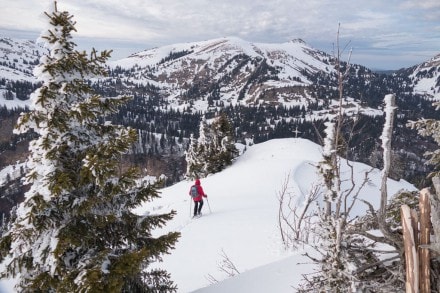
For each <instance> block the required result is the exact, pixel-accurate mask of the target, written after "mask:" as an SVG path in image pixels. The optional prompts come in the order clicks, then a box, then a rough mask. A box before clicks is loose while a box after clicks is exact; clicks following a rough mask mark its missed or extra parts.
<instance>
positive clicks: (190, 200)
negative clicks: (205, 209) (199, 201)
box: [189, 199, 192, 219]
mask: <svg viewBox="0 0 440 293" xmlns="http://www.w3.org/2000/svg"><path fill="white" fill-rule="evenodd" d="M191 202H192V199H189V218H190V219H191V215H192V211H191V205H192V204H191Z"/></svg>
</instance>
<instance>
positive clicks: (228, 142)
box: [206, 113, 238, 173]
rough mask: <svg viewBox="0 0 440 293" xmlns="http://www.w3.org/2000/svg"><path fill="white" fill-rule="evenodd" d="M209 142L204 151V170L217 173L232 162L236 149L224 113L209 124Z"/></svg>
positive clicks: (230, 128)
mask: <svg viewBox="0 0 440 293" xmlns="http://www.w3.org/2000/svg"><path fill="white" fill-rule="evenodd" d="M210 130H211V131H210V132H211V139H212V140H211V143H210V145H209V148H207V153H206V162H207V167H206V170H207V171H208V173H217V172H220V171H221V170H223V169H224V168H226V167H227V166H229V165H231V164H232V160H233V159H234V158H236V157H237V155H238V150H237V148H236V147H235V144H234V139H233V137H234V135H233V131H232V126H231V123H230V122H229V120H228V117H227V116H226V114H224V113H222V114H220V116H219V117H217V118H216V119H215V120H214V122H213V123H212V124H211V128H210Z"/></svg>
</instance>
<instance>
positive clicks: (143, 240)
mask: <svg viewBox="0 0 440 293" xmlns="http://www.w3.org/2000/svg"><path fill="white" fill-rule="evenodd" d="M54 4H55V5H54V10H53V11H52V12H50V13H46V16H47V17H48V18H49V21H50V28H49V30H48V31H47V32H46V33H43V35H42V39H43V40H45V42H46V45H47V46H48V47H49V54H48V55H46V56H43V57H42V59H41V62H40V65H39V66H38V67H37V69H36V71H35V72H36V75H37V78H38V79H39V80H40V81H41V82H42V85H41V87H40V88H38V89H37V90H36V91H35V92H34V93H33V94H32V95H31V101H32V104H33V107H32V111H30V112H28V113H24V114H22V115H21V116H20V118H19V120H18V124H17V133H25V132H28V131H30V130H33V131H34V132H35V133H37V134H38V138H37V139H35V140H33V141H32V142H31V143H30V156H29V158H28V167H29V172H28V173H27V177H26V178H27V183H28V184H31V186H30V189H29V191H28V192H27V193H26V195H25V200H24V202H23V203H22V204H20V206H19V207H18V209H17V213H16V218H15V219H14V221H13V222H12V223H11V225H9V227H8V230H7V231H6V232H5V233H4V234H3V235H2V238H1V240H0V253H1V254H0V261H1V266H0V267H1V268H3V271H1V272H0V274H1V277H2V278H4V277H6V278H10V277H18V280H19V282H18V284H17V290H18V291H20V292H121V291H123V292H128V291H132V289H133V288H137V290H138V291H140V290H141V289H142V290H144V291H147V292H166V291H174V290H175V288H174V287H173V285H172V282H171V281H170V280H169V275H168V274H167V273H166V272H165V271H162V270H156V271H152V272H148V271H146V269H147V266H148V264H149V263H150V262H152V261H156V260H157V259H160V256H161V255H162V254H164V253H168V251H169V250H170V249H171V248H172V247H173V245H174V243H175V242H176V241H177V238H178V236H179V234H178V233H174V232H171V233H168V234H166V235H163V236H161V237H158V238H154V237H152V235H151V230H153V229H155V228H157V227H161V226H163V225H165V223H166V222H167V221H168V220H169V219H171V218H172V217H173V214H174V213H173V212H172V213H169V214H165V215H158V216H147V217H145V216H138V215H135V214H133V213H132V212H131V209H132V208H134V207H136V206H138V205H140V203H141V202H142V201H146V200H152V199H154V198H155V197H157V196H158V193H157V191H156V187H155V186H153V185H148V186H144V185H139V184H137V183H136V178H137V175H138V173H137V171H136V170H135V169H131V168H130V169H128V170H126V171H124V172H122V171H120V168H119V166H118V163H119V159H120V157H121V155H122V154H123V153H125V152H127V151H128V150H129V148H130V146H131V144H132V143H134V142H136V140H137V135H136V131H134V130H133V129H129V128H124V127H122V126H115V125H112V124H110V123H108V122H104V119H105V116H107V115H109V114H112V113H114V112H115V111H116V110H117V107H118V106H119V105H121V104H123V103H125V102H126V101H127V99H128V98H127V97H115V98H104V97H101V96H99V95H96V94H95V93H94V92H93V90H92V88H91V87H90V86H89V84H88V82H87V80H86V78H91V77H96V76H103V75H105V74H106V70H105V68H104V64H105V62H106V60H107V59H108V58H109V56H110V52H109V51H103V52H101V53H100V54H98V53H97V52H96V51H95V50H93V51H92V52H91V54H90V57H88V56H87V55H86V53H85V52H78V51H76V50H74V48H75V46H76V45H75V43H74V42H73V41H72V36H71V32H72V31H75V23H74V21H73V20H72V16H71V15H70V14H69V13H68V12H66V11H64V12H61V11H58V9H57V7H56V2H55V3H54Z"/></svg>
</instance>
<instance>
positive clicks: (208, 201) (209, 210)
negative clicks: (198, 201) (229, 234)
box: [206, 197, 212, 214]
mask: <svg viewBox="0 0 440 293" xmlns="http://www.w3.org/2000/svg"><path fill="white" fill-rule="evenodd" d="M206 202H207V203H208V208H209V213H210V214H212V211H211V206H210V205H209V200H208V197H206Z"/></svg>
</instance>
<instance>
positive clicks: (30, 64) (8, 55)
mask: <svg viewBox="0 0 440 293" xmlns="http://www.w3.org/2000/svg"><path fill="white" fill-rule="evenodd" d="M45 52H47V50H46V49H44V48H43V47H42V46H41V45H39V44H37V43H36V42H35V41H31V40H20V39H10V38H0V78H4V79H7V80H12V81H17V80H20V81H30V82H34V81H35V77H34V75H33V69H34V67H35V65H37V64H38V63H39V62H40V57H41V56H43V54H44V53H45Z"/></svg>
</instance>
